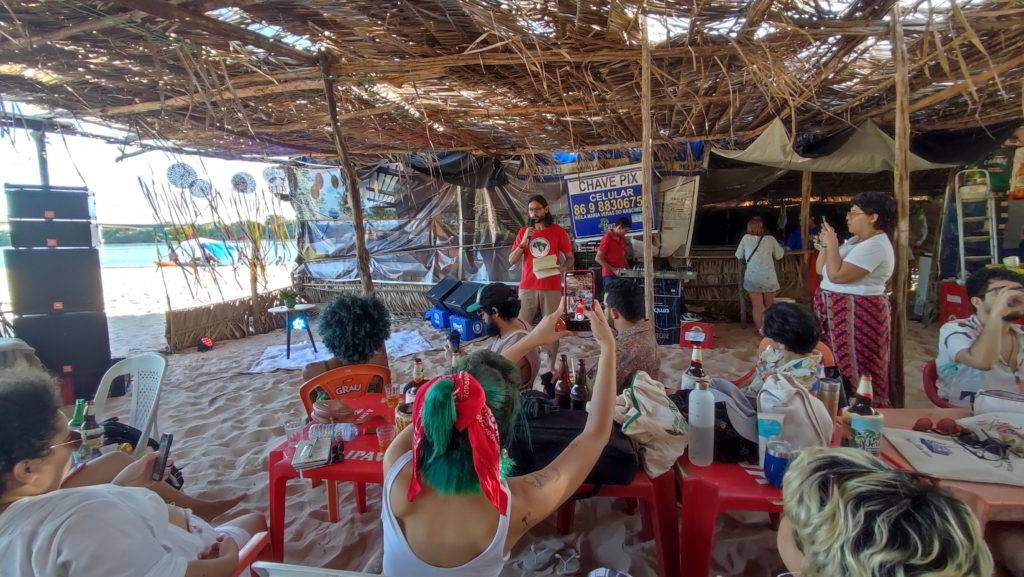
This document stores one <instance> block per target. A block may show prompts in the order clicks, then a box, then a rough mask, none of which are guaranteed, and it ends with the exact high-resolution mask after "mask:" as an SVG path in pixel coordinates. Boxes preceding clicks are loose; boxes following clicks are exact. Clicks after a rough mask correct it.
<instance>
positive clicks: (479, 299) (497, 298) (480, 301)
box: [466, 282, 519, 313]
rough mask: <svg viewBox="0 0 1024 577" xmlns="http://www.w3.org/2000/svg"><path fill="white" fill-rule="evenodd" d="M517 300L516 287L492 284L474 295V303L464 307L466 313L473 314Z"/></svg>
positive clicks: (497, 283) (498, 283)
mask: <svg viewBox="0 0 1024 577" xmlns="http://www.w3.org/2000/svg"><path fill="white" fill-rule="evenodd" d="M518 300H519V293H518V292H517V291H516V287H514V286H510V285H507V284H505V283H500V282H492V283H491V284H489V285H487V286H485V287H484V288H482V289H480V291H479V292H478V293H476V302H475V303H473V304H471V305H469V306H468V307H466V312H467V313H475V312H476V311H478V310H480V309H491V308H496V307H499V306H501V305H503V304H505V303H509V302H513V301H518Z"/></svg>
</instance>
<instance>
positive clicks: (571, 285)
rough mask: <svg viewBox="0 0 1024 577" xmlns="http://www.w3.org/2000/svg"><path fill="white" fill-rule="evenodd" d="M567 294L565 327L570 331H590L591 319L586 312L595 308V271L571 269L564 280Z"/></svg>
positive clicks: (564, 292)
mask: <svg viewBox="0 0 1024 577" xmlns="http://www.w3.org/2000/svg"><path fill="white" fill-rule="evenodd" d="M562 291H563V294H564V295H565V311H564V312H565V328H567V329H569V330H570V331H589V330H590V319H588V318H587V317H586V315H585V314H584V313H585V312H586V311H588V310H593V308H594V272H593V271H589V270H571V271H569V272H567V273H565V279H564V282H562Z"/></svg>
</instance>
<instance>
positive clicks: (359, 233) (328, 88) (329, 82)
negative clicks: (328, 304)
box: [320, 52, 373, 295]
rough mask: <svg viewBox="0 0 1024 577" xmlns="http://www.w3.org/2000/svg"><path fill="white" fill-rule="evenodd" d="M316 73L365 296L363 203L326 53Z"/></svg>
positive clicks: (368, 285) (369, 288)
mask: <svg viewBox="0 0 1024 577" xmlns="http://www.w3.org/2000/svg"><path fill="white" fill-rule="evenodd" d="M320 70H321V71H322V72H323V76H324V96H325V97H326V98H327V113H328V114H329V115H330V117H331V132H332V133H333V134H334V146H335V148H337V149H338V156H339V157H340V158H341V169H342V170H343V171H345V176H347V177H348V202H349V205H351V207H352V232H353V233H354V234H355V237H356V266H357V267H358V269H359V281H360V283H361V284H362V285H363V292H365V293H366V294H368V295H369V294H373V276H372V275H371V273H370V253H369V252H367V250H366V224H365V223H364V222H363V201H362V198H360V196H359V179H358V178H357V177H356V168H355V166H354V165H353V164H352V159H350V158H349V156H348V148H347V147H346V146H345V139H344V137H343V136H342V134H341V125H340V124H339V123H338V102H337V100H335V98H334V77H333V76H331V74H330V66H329V65H328V63H327V53H326V52H321V53H320ZM339 208H343V207H339ZM342 212H344V211H342Z"/></svg>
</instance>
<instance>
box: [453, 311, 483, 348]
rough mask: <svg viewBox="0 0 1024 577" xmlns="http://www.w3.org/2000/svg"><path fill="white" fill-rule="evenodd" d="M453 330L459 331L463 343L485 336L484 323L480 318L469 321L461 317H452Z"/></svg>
mask: <svg viewBox="0 0 1024 577" xmlns="http://www.w3.org/2000/svg"><path fill="white" fill-rule="evenodd" d="M451 325H452V328H453V329H455V330H456V331H459V335H461V336H462V342H466V341H471V340H473V339H478V338H480V337H482V336H484V321H483V320H482V319H479V318H471V319H468V318H466V317H463V316H459V315H452V316H451Z"/></svg>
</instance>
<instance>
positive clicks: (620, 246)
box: [597, 230, 626, 277]
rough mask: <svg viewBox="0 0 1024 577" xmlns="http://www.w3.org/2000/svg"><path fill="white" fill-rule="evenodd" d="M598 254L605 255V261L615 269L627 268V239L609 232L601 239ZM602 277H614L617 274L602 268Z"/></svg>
mask: <svg viewBox="0 0 1024 577" xmlns="http://www.w3.org/2000/svg"><path fill="white" fill-rule="evenodd" d="M597 250H598V252H600V253H601V254H603V255H604V260H605V261H606V262H607V263H608V264H610V265H612V266H613V267H615V268H626V239H625V237H621V236H619V235H617V234H615V232H614V231H610V230H609V231H608V232H606V233H604V236H603V237H601V244H599V245H598V246H597ZM601 276H603V277H613V276H615V273H613V272H612V271H611V270H609V269H608V268H607V267H601Z"/></svg>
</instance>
